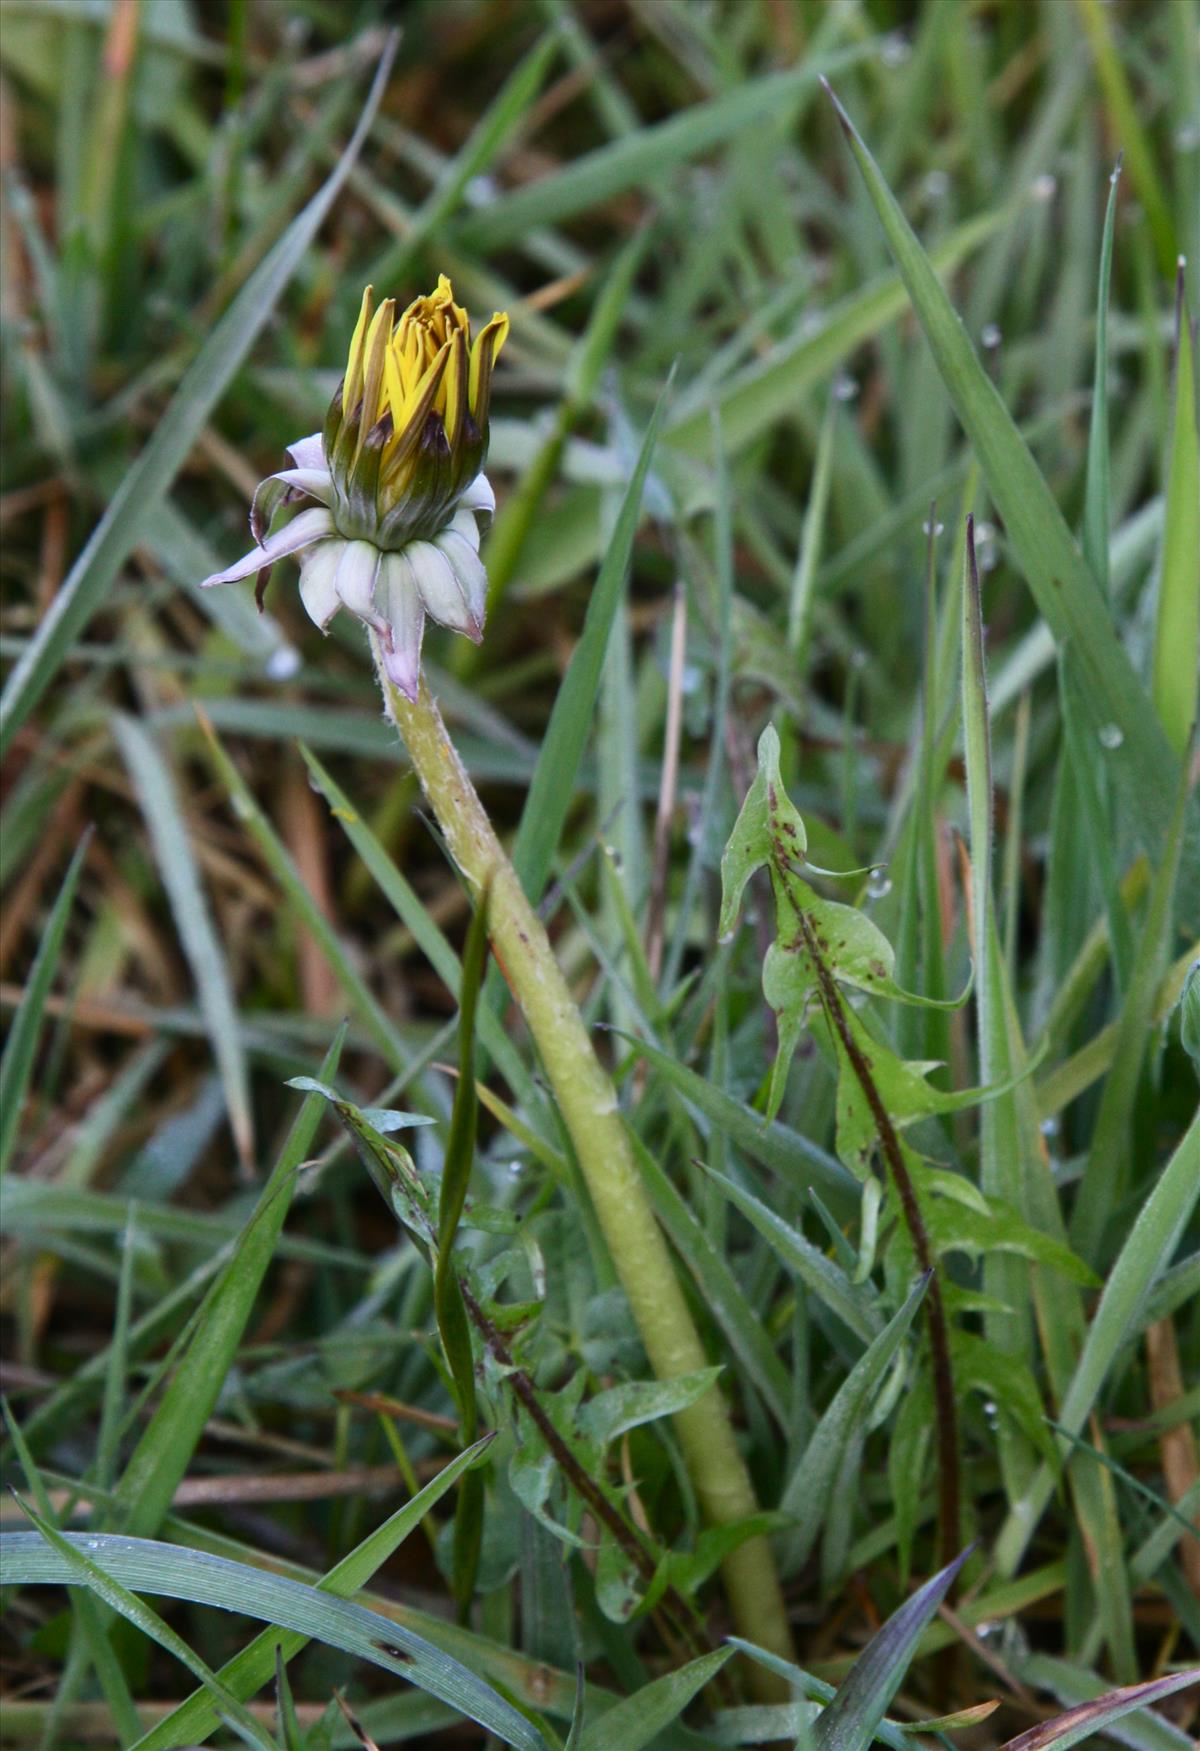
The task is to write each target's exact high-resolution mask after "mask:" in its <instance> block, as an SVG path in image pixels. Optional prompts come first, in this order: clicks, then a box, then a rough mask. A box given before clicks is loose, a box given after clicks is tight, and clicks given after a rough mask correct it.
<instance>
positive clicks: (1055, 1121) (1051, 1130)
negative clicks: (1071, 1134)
mask: <svg viewBox="0 0 1200 1751" xmlns="http://www.w3.org/2000/svg"><path fill="white" fill-rule="evenodd" d="M1039 1129H1040V1130H1041V1133H1042V1136H1043V1137H1045V1138H1051V1137H1057V1136H1058V1134H1059V1132H1060V1131H1061V1130H1062V1120H1061V1119H1060V1118H1059V1117H1058V1115H1057V1114H1051V1116H1050V1118H1048V1119H1043V1120H1042V1122H1041V1125H1040V1127H1039Z"/></svg>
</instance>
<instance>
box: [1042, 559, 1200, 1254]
mask: <svg viewBox="0 0 1200 1751" xmlns="http://www.w3.org/2000/svg"><path fill="white" fill-rule="evenodd" d="M1197 553H1198V554H1200V549H1197ZM1188 765H1189V761H1188V760H1186V759H1185V761H1184V770H1183V771H1182V772H1181V774H1180V781H1179V797H1178V799H1177V802H1176V806H1175V818H1174V820H1173V821H1172V823H1171V827H1170V831H1169V833H1168V836H1167V841H1166V844H1165V845H1164V846H1163V850H1162V856H1161V861H1160V862H1159V865H1158V868H1157V870H1156V872H1155V875H1154V879H1153V881H1152V882H1151V884H1150V899H1149V904H1148V905H1147V908H1146V919H1145V923H1144V924H1143V926H1142V934H1141V938H1140V940H1139V942H1138V946H1137V953H1136V957H1135V959H1134V963H1133V967H1132V971H1131V976H1130V979H1129V985H1128V988H1127V990H1126V991H1125V993H1124V1002H1123V1004H1122V1006H1121V1013H1120V1015H1119V1017H1118V1019H1117V1032H1116V1038H1115V1040H1114V1043H1113V1059H1112V1068H1111V1070H1110V1071H1109V1073H1108V1075H1107V1076H1106V1077H1105V1079H1104V1088H1103V1091H1102V1093H1101V1096H1100V1110H1099V1111H1098V1113H1097V1114H1096V1121H1095V1124H1094V1125H1093V1127H1092V1137H1091V1143H1090V1144H1089V1146H1088V1154H1087V1161H1086V1163H1085V1165H1084V1170H1083V1178H1082V1180H1081V1181H1080V1184H1079V1189H1078V1191H1077V1193H1076V1195H1075V1208H1074V1211H1073V1213H1072V1218H1071V1244H1072V1245H1073V1246H1074V1248H1075V1250H1076V1252H1078V1253H1079V1255H1080V1256H1081V1257H1082V1258H1085V1259H1087V1260H1089V1261H1090V1262H1092V1263H1093V1264H1095V1263H1098V1262H1099V1260H1100V1257H1101V1252H1102V1241H1103V1238H1104V1233H1105V1229H1106V1227H1107V1225H1108V1222H1109V1220H1110V1218H1111V1217H1112V1215H1113V1212H1114V1211H1115V1210H1116V1208H1117V1207H1118V1205H1119V1204H1120V1203H1121V1202H1122V1201H1123V1200H1124V1198H1125V1197H1126V1196H1127V1194H1128V1192H1129V1190H1130V1175H1131V1170H1132V1165H1133V1164H1132V1160H1131V1154H1132V1126H1133V1118H1134V1109H1135V1105H1136V1099H1137V1090H1138V1081H1139V1078H1140V1076H1141V1071H1142V1062H1143V1059H1144V1057H1145V1052H1146V1045H1147V1042H1148V1041H1149V1039H1150V1037H1151V1034H1152V1031H1153V1025H1154V1007H1155V998H1156V996H1157V993H1158V988H1159V986H1160V985H1161V983H1162V978H1163V974H1164V973H1165V972H1166V968H1167V956H1168V954H1169V952H1170V948H1171V942H1172V935H1173V919H1174V915H1175V900H1176V884H1177V882H1178V879H1179V857H1180V848H1181V845H1182V841H1183V826H1184V817H1185V813H1186V810H1187V806H1188V800H1189V795H1190V785H1189V782H1188V772H1187V767H1188Z"/></svg>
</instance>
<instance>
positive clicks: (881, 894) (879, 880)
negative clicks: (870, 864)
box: [867, 869, 892, 900]
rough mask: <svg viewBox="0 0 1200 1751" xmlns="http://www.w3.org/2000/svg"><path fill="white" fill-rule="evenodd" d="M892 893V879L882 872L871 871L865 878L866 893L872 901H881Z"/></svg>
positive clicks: (877, 870) (879, 870)
mask: <svg viewBox="0 0 1200 1751" xmlns="http://www.w3.org/2000/svg"><path fill="white" fill-rule="evenodd" d="M891 891H892V878H891V876H889V875H888V874H887V873H886V872H885V871H884V870H881V869H873V870H872V871H871V873H870V875H869V876H868V877H867V893H868V894H869V895H870V897H871V899H872V900H882V899H884V898H885V897H886V895H888V894H890V893H891Z"/></svg>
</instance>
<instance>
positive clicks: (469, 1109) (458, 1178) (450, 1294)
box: [433, 889, 488, 1619]
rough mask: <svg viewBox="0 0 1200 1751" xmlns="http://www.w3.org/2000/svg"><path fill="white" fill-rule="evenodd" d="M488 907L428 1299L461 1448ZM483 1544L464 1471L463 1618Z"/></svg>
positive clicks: (472, 1483)
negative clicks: (466, 1252)
mask: <svg viewBox="0 0 1200 1751" xmlns="http://www.w3.org/2000/svg"><path fill="white" fill-rule="evenodd" d="M487 912H488V893H487V890H486V889H485V890H484V892H483V893H482V894H481V895H480V897H479V904H478V905H477V906H476V908H475V914H474V916H473V918H472V919H471V928H470V931H469V932H468V934H467V946H466V951H465V953H464V955H463V971H462V989H461V994H460V997H459V1009H458V1086H457V1087H456V1088H455V1091H454V1109H453V1111H452V1113H451V1115H450V1135H449V1138H448V1139H447V1142H446V1155H445V1159H444V1161H443V1164H442V1184H441V1191H440V1194H439V1198H438V1220H437V1262H436V1264H435V1266H434V1273H433V1305H434V1311H435V1313H436V1314H437V1322H438V1335H439V1336H440V1338H441V1340H442V1349H443V1351H444V1352H445V1356H446V1365H447V1367H448V1368H449V1370H450V1378H451V1379H452V1380H453V1382H454V1396H455V1398H456V1399H457V1401H458V1416H459V1422H460V1424H461V1427H462V1439H463V1441H464V1442H465V1443H466V1444H467V1445H468V1446H470V1445H471V1443H472V1442H473V1441H474V1439H475V1432H476V1429H477V1428H478V1426H479V1409H478V1405H477V1402H476V1398H475V1352H474V1349H473V1348H472V1344H471V1328H470V1325H469V1324H468V1321H467V1309H466V1304H465V1302H464V1301H463V1293H462V1289H461V1287H460V1286H459V1280H458V1267H457V1265H456V1263H455V1258H454V1236H455V1234H456V1232H457V1230H458V1224H459V1222H460V1220H461V1219H462V1213H463V1206H464V1205H465V1203H466V1201H467V1188H468V1186H469V1185H470V1182H471V1169H472V1167H473V1166H474V1163H475V1142H476V1134H477V1130H478V1121H479V1097H478V1095H477V1093H476V1085H475V1077H476V1071H475V1017H476V1014H477V1011H478V1004H479V987H480V983H481V981H482V979H483V969H484V965H485V963H486V961H487V952H488V936H487ZM482 1547H483V1478H482V1475H481V1474H480V1473H479V1472H478V1471H470V1472H468V1473H467V1475H466V1476H465V1477H464V1478H463V1482H462V1488H461V1489H460V1491H459V1494H458V1511H457V1513H456V1514H455V1516H454V1556H453V1573H452V1580H453V1586H454V1597H455V1599H456V1600H457V1601H458V1608H459V1612H460V1613H461V1614H462V1615H463V1617H464V1619H465V1617H466V1613H467V1611H468V1610H469V1608H470V1604H471V1599H472V1597H473V1595H474V1592H475V1580H476V1576H477V1574H478V1572H479V1556H480V1551H481V1549H482Z"/></svg>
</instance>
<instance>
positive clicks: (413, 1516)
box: [135, 1435, 495, 1751]
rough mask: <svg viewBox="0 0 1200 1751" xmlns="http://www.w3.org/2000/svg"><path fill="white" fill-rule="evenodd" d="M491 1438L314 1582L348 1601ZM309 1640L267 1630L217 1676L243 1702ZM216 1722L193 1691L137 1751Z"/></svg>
mask: <svg viewBox="0 0 1200 1751" xmlns="http://www.w3.org/2000/svg"><path fill="white" fill-rule="evenodd" d="M494 1439H495V1437H494V1436H492V1435H485V1436H484V1438H483V1440H482V1441H477V1442H476V1443H475V1445H474V1446H473V1447H468V1448H466V1449H465V1450H464V1451H463V1452H462V1453H459V1454H457V1455H456V1456H455V1457H454V1458H453V1459H452V1460H451V1461H450V1463H449V1464H448V1465H447V1466H445V1467H444V1468H443V1469H442V1470H441V1471H440V1472H439V1473H438V1475H437V1476H436V1477H435V1478H432V1479H431V1480H430V1482H429V1483H427V1484H426V1485H425V1487H424V1489H423V1490H421V1491H419V1493H418V1494H417V1495H415V1496H413V1497H412V1498H411V1500H409V1501H407V1502H405V1504H404V1506H403V1507H401V1508H397V1510H396V1512H395V1513H394V1514H391V1515H389V1516H388V1518H387V1519H386V1520H385V1521H384V1522H383V1525H382V1526H378V1527H376V1529H375V1531H374V1532H372V1533H371V1534H370V1535H369V1536H368V1537H367V1538H364V1539H363V1541H362V1543H361V1544H359V1545H357V1546H356V1547H355V1548H354V1549H353V1550H352V1551H351V1552H350V1553H349V1555H347V1556H344V1557H343V1558H342V1560H341V1561H340V1562H339V1563H337V1564H336V1565H335V1566H334V1567H333V1568H332V1569H330V1570H329V1572H328V1573H327V1574H325V1575H322V1577H321V1579H320V1580H319V1581H317V1582H316V1583H315V1584H316V1586H317V1588H318V1589H319V1590H320V1591H321V1592H323V1593H331V1594H333V1596H334V1597H335V1598H337V1599H348V1598H349V1597H350V1595H351V1594H352V1593H357V1592H358V1590H359V1588H360V1587H365V1586H366V1585H367V1583H368V1582H369V1581H370V1579H371V1577H372V1576H373V1575H374V1574H375V1573H376V1572H377V1571H378V1570H379V1569H380V1568H381V1567H382V1565H383V1564H384V1563H385V1562H386V1561H387V1560H388V1558H389V1557H390V1556H391V1555H392V1554H393V1552H394V1551H396V1550H398V1549H399V1547H400V1546H401V1544H403V1542H404V1540H405V1539H406V1538H407V1537H408V1536H409V1535H410V1533H412V1532H414V1531H415V1530H416V1529H417V1527H418V1526H419V1525H420V1524H421V1521H422V1520H423V1519H424V1518H425V1516H426V1515H427V1514H428V1513H429V1511H430V1509H431V1508H433V1507H434V1506H435V1504H436V1503H437V1502H438V1501H439V1500H440V1499H441V1497H442V1496H444V1495H445V1494H446V1491H447V1490H449V1489H451V1488H452V1487H453V1486H454V1484H455V1483H457V1481H458V1479H459V1478H460V1477H461V1476H462V1474H463V1473H464V1472H465V1471H468V1470H469V1469H470V1468H471V1467H472V1466H473V1465H475V1464H476V1463H477V1461H478V1460H479V1459H480V1458H481V1456H482V1455H483V1453H484V1452H486V1450H487V1448H488V1447H490V1446H491V1444H492V1441H493V1440H494ZM308 1640H309V1637H308V1636H306V1635H303V1634H301V1633H300V1632H299V1631H298V1630H282V1631H281V1630H277V1629H265V1630H263V1631H262V1632H261V1634H259V1635H258V1636H256V1637H255V1639H254V1640H253V1641H252V1642H250V1643H249V1644H248V1645H247V1646H246V1647H244V1648H243V1649H242V1651H241V1653H239V1654H235V1655H234V1657H233V1659H232V1660H230V1661H228V1662H227V1664H226V1665H224V1666H222V1667H221V1669H220V1671H219V1672H218V1674H217V1676H218V1677H219V1678H220V1680H221V1682H222V1683H223V1684H224V1685H225V1686H226V1688H227V1689H228V1690H230V1691H232V1692H233V1694H234V1695H235V1696H237V1697H239V1698H241V1700H242V1701H245V1700H246V1699H247V1698H249V1697H251V1696H253V1695H254V1693H255V1691H256V1690H259V1689H261V1687H262V1686H263V1685H264V1684H266V1683H267V1682H269V1679H270V1676H271V1673H272V1671H273V1670H274V1668H275V1660H276V1658H277V1657H278V1658H280V1659H282V1660H283V1661H285V1662H286V1661H288V1660H291V1659H293V1658H294V1657H295V1655H296V1654H298V1653H299V1652H300V1650H301V1648H303V1647H305V1646H306V1645H307V1643H308ZM217 1725H218V1721H217V1715H216V1711H215V1709H214V1708H213V1706H212V1702H211V1700H210V1698H209V1696H208V1694H207V1693H206V1692H205V1691H204V1690H203V1689H201V1690H197V1691H194V1692H193V1693H192V1695H191V1696H189V1697H188V1698H187V1699H186V1700H185V1701H184V1702H181V1703H180V1704H179V1707H178V1708H176V1709H174V1710H173V1711H172V1713H171V1714H169V1715H168V1716H167V1717H166V1718H165V1719H164V1720H161V1721H159V1722H158V1724H157V1725H156V1726H154V1727H152V1728H151V1729H150V1731H149V1732H148V1733H147V1734H146V1735H145V1737H144V1738H142V1739H140V1740H139V1741H138V1744H137V1746H136V1748H135V1751H175V1748H176V1747H179V1746H182V1745H191V1744H198V1743H199V1742H200V1741H201V1740H202V1739H204V1738H206V1737H207V1736H208V1734H209V1733H211V1732H212V1731H213V1730H214V1728H215V1727H216V1726H217Z"/></svg>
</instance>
